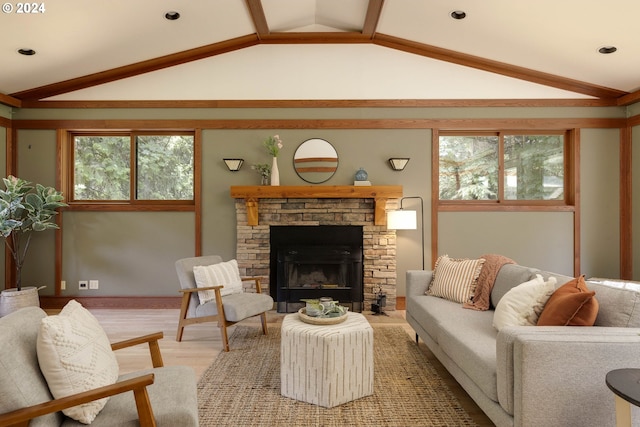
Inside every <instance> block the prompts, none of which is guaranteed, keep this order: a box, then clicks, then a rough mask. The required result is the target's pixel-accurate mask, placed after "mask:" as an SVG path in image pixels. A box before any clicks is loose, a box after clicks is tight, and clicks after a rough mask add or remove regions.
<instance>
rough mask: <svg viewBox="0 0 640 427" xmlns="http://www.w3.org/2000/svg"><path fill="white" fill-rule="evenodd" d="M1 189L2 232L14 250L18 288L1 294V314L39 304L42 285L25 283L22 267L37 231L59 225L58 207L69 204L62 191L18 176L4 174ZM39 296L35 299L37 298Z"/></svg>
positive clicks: (9, 247)
mask: <svg viewBox="0 0 640 427" xmlns="http://www.w3.org/2000/svg"><path fill="white" fill-rule="evenodd" d="M2 181H3V182H4V186H5V189H4V190H2V189H0V235H1V236H2V238H4V241H5V244H6V247H7V250H9V252H10V253H11V256H12V258H13V262H14V267H15V282H14V285H15V287H14V288H10V289H5V290H3V291H2V293H1V294H0V316H3V315H5V314H8V313H9V312H11V311H15V310H17V309H18V308H21V307H23V306H27V305H39V301H38V288H35V287H29V288H24V289H23V287H22V267H23V266H24V261H25V258H26V257H27V252H28V250H29V245H30V243H31V237H32V236H33V233H34V232H36V231H45V230H50V229H56V228H58V225H57V224H56V223H55V216H56V215H57V214H58V213H57V212H56V209H58V208H61V207H64V206H67V204H66V203H64V202H63V200H64V197H63V196H62V193H61V192H59V191H57V190H56V189H55V188H52V187H45V186H43V185H41V184H36V185H35V187H33V186H32V185H31V183H30V182H28V181H25V180H23V179H20V178H16V177H15V176H9V177H7V178H3V179H2ZM34 298H35V303H34V301H33V299H34Z"/></svg>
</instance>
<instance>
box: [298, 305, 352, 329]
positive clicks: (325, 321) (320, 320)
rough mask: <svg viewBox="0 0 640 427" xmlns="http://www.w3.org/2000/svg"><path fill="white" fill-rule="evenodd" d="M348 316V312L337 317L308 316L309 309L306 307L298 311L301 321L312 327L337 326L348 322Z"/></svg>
mask: <svg viewBox="0 0 640 427" xmlns="http://www.w3.org/2000/svg"><path fill="white" fill-rule="evenodd" d="M347 314H348V312H345V313H344V314H342V315H340V316H336V317H313V316H307V309H306V308H305V307H302V308H301V309H300V310H298V316H299V317H300V320H302V321H303V322H305V323H310V324H312V325H336V324H338V323H342V322H344V321H345V320H347Z"/></svg>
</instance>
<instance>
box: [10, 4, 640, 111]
mask: <svg viewBox="0 0 640 427" xmlns="http://www.w3.org/2000/svg"><path fill="white" fill-rule="evenodd" d="M25 5H29V6H28V7H25ZM34 5H35V6H37V7H33V6H34ZM27 9H29V10H27ZM27 11H28V12H31V13H19V12H27ZM2 12H3V13H2V15H0V102H2V103H5V104H8V105H13V106H26V105H29V104H33V103H34V102H37V101H40V100H58V101H64V100H150V99H156V100H198V99H199V100H215V99H265V100H268V99H585V100H602V101H603V102H605V103H608V105H626V104H629V103H632V102H636V101H637V100H638V99H640V96H639V95H638V93H637V91H638V89H639V88H640V74H639V73H638V70H640V39H639V38H638V36H637V31H636V30H635V27H636V26H637V16H638V15H639V13H640V2H638V1H637V0H609V1H607V2H603V1H601V0H562V1H558V0H536V1H513V0H482V1H479V0H457V1H456V2H450V1H436V0H430V1H425V0H387V1H385V0H215V1H212V0H190V1H176V0H135V1H131V0H109V1H87V0H55V1H48V2H47V1H42V2H36V3H18V2H6V3H4V5H3V10H2ZM35 12H37V13H35ZM168 12H177V13H179V15H180V17H179V19H175V20H171V19H167V17H165V15H166V14H167V13H168ZM452 12H464V13H465V14H466V17H465V18H464V19H454V18H453V17H452ZM455 14H456V13H454V15H455ZM171 16H175V14H173V15H170V16H169V17H171ZM602 47H615V48H617V51H616V52H614V53H610V54H602V53H599V49H600V48H602ZM20 49H26V50H32V51H34V52H35V54H34V55H22V54H20V53H19V52H18V50H20Z"/></svg>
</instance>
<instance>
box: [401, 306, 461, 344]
mask: <svg viewBox="0 0 640 427" xmlns="http://www.w3.org/2000/svg"><path fill="white" fill-rule="evenodd" d="M458 309H460V304H459V303H457V302H453V301H448V300H446V299H443V298H438V297H432V296H429V295H416V296H411V297H408V299H407V311H410V312H411V316H412V317H413V318H414V319H415V320H416V321H417V322H418V323H419V324H420V326H422V327H423V328H424V329H425V331H427V333H428V334H429V336H430V337H431V339H432V340H433V341H434V342H436V343H437V342H438V333H439V331H440V323H441V322H443V321H444V322H446V321H448V318H449V316H450V315H451V313H452V312H455V310H458ZM465 311H469V310H465Z"/></svg>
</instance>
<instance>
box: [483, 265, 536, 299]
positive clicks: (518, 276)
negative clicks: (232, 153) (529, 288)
mask: <svg viewBox="0 0 640 427" xmlns="http://www.w3.org/2000/svg"><path fill="white" fill-rule="evenodd" d="M536 273H540V270H538V269H535V268H531V267H525V266H522V265H518V264H506V265H503V266H502V268H501V269H500V272H499V273H498V276H497V277H496V281H495V283H494V284H493V289H492V290H491V304H492V305H493V307H497V306H498V302H500V299H501V298H502V297H503V296H504V294H506V293H507V292H509V289H511V288H513V287H516V286H518V285H519V284H520V283H524V282H528V281H529V280H531V279H533V278H534V277H536ZM543 277H544V275H543Z"/></svg>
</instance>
